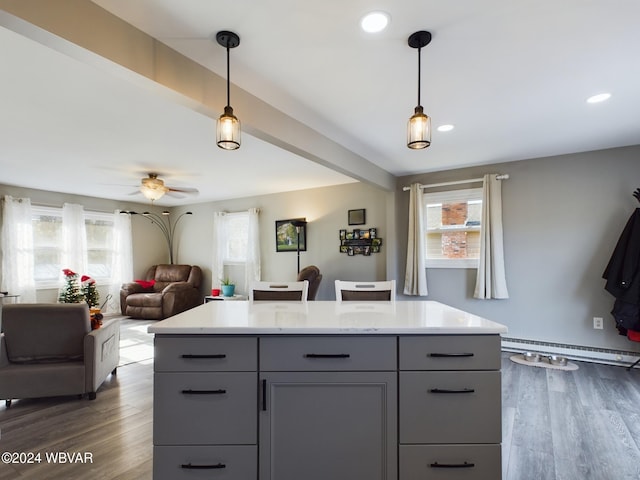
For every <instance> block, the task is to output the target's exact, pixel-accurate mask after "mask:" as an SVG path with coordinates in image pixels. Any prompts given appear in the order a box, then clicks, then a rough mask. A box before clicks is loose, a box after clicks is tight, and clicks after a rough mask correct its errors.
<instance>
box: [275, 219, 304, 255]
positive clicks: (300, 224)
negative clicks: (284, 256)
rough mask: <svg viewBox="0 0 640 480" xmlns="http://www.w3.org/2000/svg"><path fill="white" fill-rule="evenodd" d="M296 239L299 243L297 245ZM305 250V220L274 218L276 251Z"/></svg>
mask: <svg viewBox="0 0 640 480" xmlns="http://www.w3.org/2000/svg"><path fill="white" fill-rule="evenodd" d="M298 240H300V244H299V247H298ZM298 248H299V249H300V251H301V252H306V251H307V222H306V221H305V219H304V218H292V219H289V220H276V252H297V251H298Z"/></svg>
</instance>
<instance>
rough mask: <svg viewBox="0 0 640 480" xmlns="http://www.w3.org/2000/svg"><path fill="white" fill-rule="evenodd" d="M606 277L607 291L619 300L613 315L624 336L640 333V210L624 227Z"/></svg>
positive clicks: (605, 272)
mask: <svg viewBox="0 0 640 480" xmlns="http://www.w3.org/2000/svg"><path fill="white" fill-rule="evenodd" d="M602 277H603V278H605V279H606V280H607V283H606V285H605V287H604V288H605V290H607V291H608V292H609V293H610V294H611V295H613V296H614V297H615V298H616V303H615V305H614V309H613V311H612V312H611V313H612V314H613V316H614V318H615V319H616V323H617V324H618V329H619V330H620V333H621V334H623V335H624V334H626V332H624V331H623V330H622V329H629V330H640V208H636V210H635V212H634V213H633V214H632V215H631V218H629V221H628V222H627V224H626V226H625V227H624V230H623V231H622V234H621V235H620V239H619V240H618V243H617V244H616V248H615V249H614V251H613V255H612V256H611V259H610V260H609V264H608V265H607V268H606V269H605V271H604V273H603V274H602ZM621 327H622V329H621Z"/></svg>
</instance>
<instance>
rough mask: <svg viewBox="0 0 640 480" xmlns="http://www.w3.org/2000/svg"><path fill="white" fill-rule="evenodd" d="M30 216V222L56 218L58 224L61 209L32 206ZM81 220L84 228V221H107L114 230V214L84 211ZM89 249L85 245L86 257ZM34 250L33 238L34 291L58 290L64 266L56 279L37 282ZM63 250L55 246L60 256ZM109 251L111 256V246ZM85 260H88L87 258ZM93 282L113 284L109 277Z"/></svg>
mask: <svg viewBox="0 0 640 480" xmlns="http://www.w3.org/2000/svg"><path fill="white" fill-rule="evenodd" d="M31 215H32V222H35V219H36V217H42V216H49V217H57V218H59V219H60V222H62V207H50V206H45V205H32V206H31ZM83 218H84V221H85V228H86V221H87V220H98V221H108V222H111V225H112V228H115V219H114V214H113V213H107V212H96V211H85V212H84V213H83ZM89 249H90V247H89V245H87V255H88V251H89ZM36 250H37V246H36V242H35V237H34V245H33V257H34V283H35V286H36V290H48V289H55V288H60V286H61V279H62V268H65V267H64V265H60V272H59V276H58V277H57V278H56V279H46V280H38V279H36V278H35V268H36V264H35V256H36ZM63 250H64V245H62V244H60V245H58V246H57V251H58V253H59V254H60V255H61V254H62V251H63ZM110 250H111V255H113V246H112V247H111V248H110ZM87 260H88V258H87ZM112 260H113V259H112ZM112 263H113V262H112ZM78 274H80V275H86V274H88V273H87V272H78ZM94 280H95V281H96V284H97V285H99V286H108V285H111V284H112V283H113V279H112V277H111V276H109V277H94Z"/></svg>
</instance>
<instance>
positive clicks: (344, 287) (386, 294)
mask: <svg viewBox="0 0 640 480" xmlns="http://www.w3.org/2000/svg"><path fill="white" fill-rule="evenodd" d="M349 300H357V301H387V302H395V300H396V281H395V280H386V281H382V282H349V281H345V280H336V301H338V302H342V301H349Z"/></svg>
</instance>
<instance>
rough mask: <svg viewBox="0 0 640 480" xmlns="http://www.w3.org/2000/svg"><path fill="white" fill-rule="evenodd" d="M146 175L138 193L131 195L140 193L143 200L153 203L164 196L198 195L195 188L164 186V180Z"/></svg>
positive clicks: (150, 174) (153, 174)
mask: <svg viewBox="0 0 640 480" xmlns="http://www.w3.org/2000/svg"><path fill="white" fill-rule="evenodd" d="M147 175H148V176H147V178H143V179H142V180H141V182H140V191H139V192H138V191H136V192H133V193H132V195H135V194H138V193H142V195H144V196H145V198H147V199H149V200H151V201H152V202H153V201H154V200H158V199H160V198H162V197H163V196H164V195H165V194H166V195H169V196H172V197H177V198H184V197H185V196H186V195H197V194H198V189H197V188H188V187H187V188H174V187H170V186H167V185H165V184H164V180H162V179H161V178H158V174H157V173H148V174H147Z"/></svg>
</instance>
